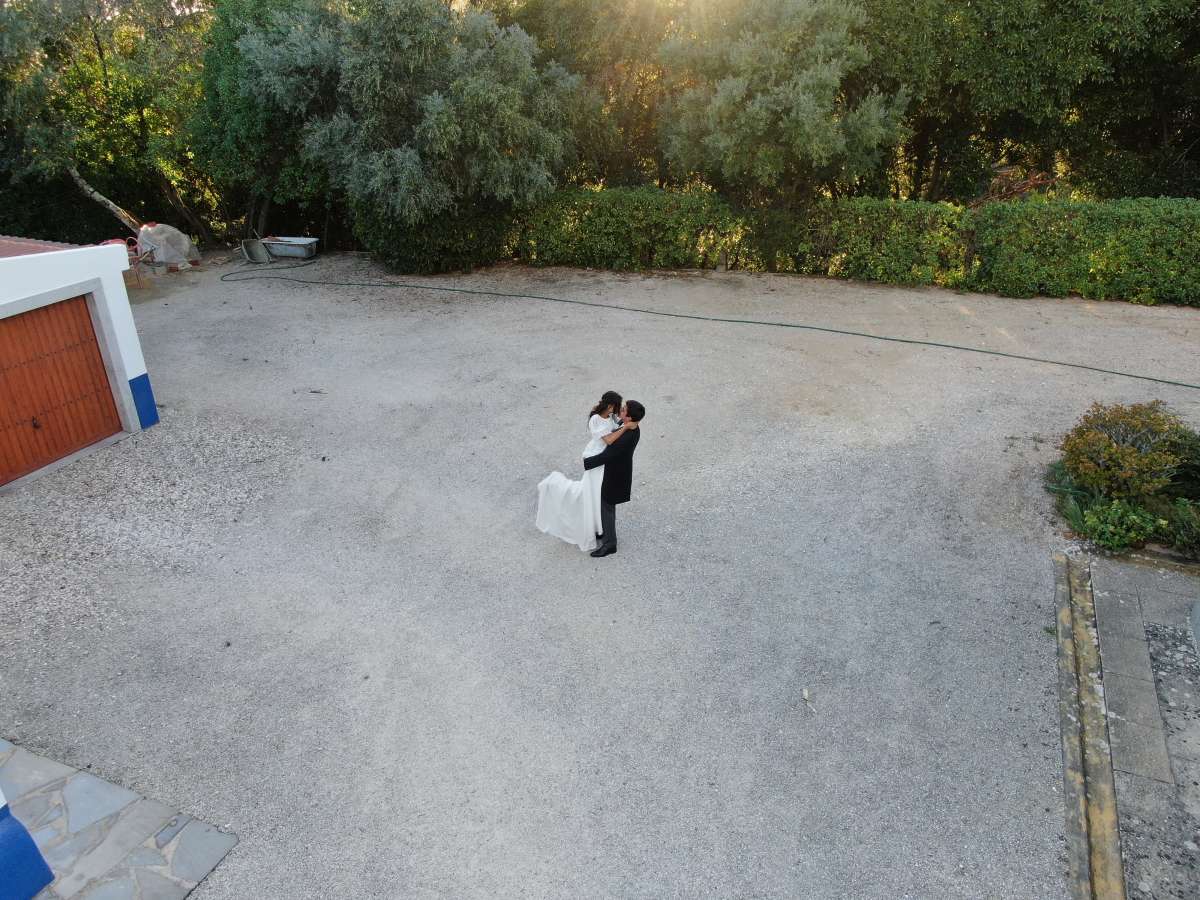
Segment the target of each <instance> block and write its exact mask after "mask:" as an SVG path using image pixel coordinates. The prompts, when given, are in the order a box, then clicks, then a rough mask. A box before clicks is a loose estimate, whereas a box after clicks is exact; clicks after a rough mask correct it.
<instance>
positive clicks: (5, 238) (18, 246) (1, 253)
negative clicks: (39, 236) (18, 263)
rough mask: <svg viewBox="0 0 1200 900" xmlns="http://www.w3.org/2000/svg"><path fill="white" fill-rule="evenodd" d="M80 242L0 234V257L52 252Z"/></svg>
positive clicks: (68, 248)
mask: <svg viewBox="0 0 1200 900" xmlns="http://www.w3.org/2000/svg"><path fill="white" fill-rule="evenodd" d="M79 246H81V245H80V244H61V243H58V242H57V241H39V240H35V239H34V238H24V237H10V236H9V235H7V234H0V258H3V257H6V256H28V255H29V254H30V253H52V252H54V251H55V250H70V249H71V248H73V247H79Z"/></svg>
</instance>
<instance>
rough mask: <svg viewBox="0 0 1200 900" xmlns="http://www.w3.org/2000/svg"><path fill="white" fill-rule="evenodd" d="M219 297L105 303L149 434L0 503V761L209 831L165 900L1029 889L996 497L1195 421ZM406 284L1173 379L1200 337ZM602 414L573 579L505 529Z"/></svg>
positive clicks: (336, 291) (1148, 311) (1073, 319)
mask: <svg viewBox="0 0 1200 900" xmlns="http://www.w3.org/2000/svg"><path fill="white" fill-rule="evenodd" d="M234 268H235V266H234V265H233V264H229V265H226V266H225V267H223V268H222V267H216V268H213V269H211V270H210V271H207V272H204V273H199V274H191V275H187V276H181V277H180V278H179V279H178V281H176V282H170V284H172V285H173V287H172V288H171V290H170V292H169V293H166V294H161V295H160V294H155V295H153V296H151V297H148V298H146V299H143V300H140V301H137V305H136V306H135V316H136V318H137V322H138V326H139V328H140V330H141V333H142V341H143V347H144V350H145V353H146V357H147V361H148V363H149V367H150V375H151V378H152V380H153V382H154V387H155V392H156V394H157V395H158V399H159V401H160V403H161V404H162V406H163V408H162V410H161V413H162V424H161V425H160V426H158V427H156V428H154V429H152V430H150V431H148V432H146V433H144V434H140V435H137V436H135V437H132V438H129V439H127V440H124V441H121V442H119V443H117V444H114V445H112V446H109V447H106V448H104V449H102V450H100V451H99V452H97V453H95V454H93V455H91V456H90V457H88V458H86V459H85V460H83V461H81V462H79V463H77V464H75V465H72V466H70V467H69V468H66V469H62V470H59V471H57V472H53V473H51V474H49V475H47V476H45V477H43V478H40V479H38V480H36V481H34V482H32V483H30V484H28V485H27V486H25V487H22V488H20V489H18V490H16V491H14V492H11V493H8V494H5V495H0V579H2V581H0V583H2V584H3V591H2V594H3V596H2V599H0V617H2V618H0V644H2V645H3V646H4V654H3V657H2V658H0V697H2V698H3V701H2V702H0V736H3V737H5V738H8V739H10V740H12V741H13V742H14V743H16V744H19V745H23V746H25V747H27V748H28V749H30V750H31V751H32V752H35V753H40V754H44V755H47V756H51V757H54V758H56V759H59V760H61V761H63V762H65V763H68V764H70V765H72V766H77V767H80V768H83V767H87V766H90V767H91V770H92V771H94V772H96V773H97V774H100V775H102V776H104V777H107V778H109V779H111V780H113V781H116V782H118V783H120V784H123V785H125V786H127V787H129V788H130V789H132V790H135V791H137V792H138V793H141V794H144V795H146V796H148V797H152V798H155V799H158V800H161V801H162V802H164V803H167V804H169V805H170V806H172V807H175V808H179V809H182V810H183V811H185V812H187V813H189V814H191V815H193V816H195V817H197V818H199V819H202V820H204V821H208V822H214V823H217V824H220V825H224V826H227V827H228V828H230V829H232V830H233V831H236V832H237V834H238V835H239V836H240V838H241V842H240V844H239V845H238V846H237V847H236V849H235V850H234V851H233V852H232V853H231V854H230V855H229V856H228V857H227V858H226V859H225V861H224V862H223V863H222V864H221V865H220V866H219V867H218V869H217V870H216V871H215V872H214V873H213V874H212V875H211V876H210V877H209V879H208V880H207V881H206V882H205V883H204V884H202V885H201V886H200V888H199V889H198V890H197V891H196V892H195V894H194V896H195V897H196V898H197V900H234V898H247V897H255V898H289V900H293V898H328V897H385V898H392V897H404V898H423V897H453V898H468V897H479V898H501V897H505V898H507V897H530V898H542V897H547V898H550V897H553V898H583V897H587V898H591V897H621V898H626V897H646V898H665V897H687V898H696V897H713V898H733V897H779V898H783V897H800V896H802V897H808V898H820V897H856V898H857V897H861V898H869V897H879V898H899V897H1005V898H1009V897H1014V898H1015V897H1028V898H1049V897H1055V896H1062V895H1063V894H1064V893H1065V882H1064V879H1063V872H1064V869H1065V856H1064V852H1063V842H1062V821H1063V808H1062V797H1061V773H1060V764H1059V741H1058V725H1057V713H1056V706H1055V702H1056V701H1055V690H1056V672H1055V656H1054V654H1055V642H1054V638H1053V636H1052V634H1051V633H1048V630H1047V629H1048V628H1050V627H1051V626H1052V625H1053V618H1054V609H1053V584H1052V568H1051V561H1050V552H1051V550H1052V549H1053V548H1054V547H1056V546H1058V543H1060V542H1061V538H1058V537H1057V536H1056V534H1055V530H1054V529H1055V525H1054V523H1053V521H1052V519H1051V515H1050V503H1049V499H1048V498H1047V496H1046V495H1045V494H1044V493H1043V491H1042V489H1041V485H1040V480H1041V474H1042V470H1043V468H1044V466H1045V465H1046V463H1047V462H1049V461H1050V460H1051V459H1052V458H1053V456H1054V455H1055V451H1054V443H1055V441H1056V439H1057V437H1058V435H1059V434H1060V433H1061V431H1062V430H1064V429H1065V428H1066V427H1067V426H1069V425H1070V424H1071V423H1072V422H1073V421H1074V420H1075V419H1076V418H1077V417H1078V415H1079V414H1080V413H1081V412H1082V411H1083V409H1084V408H1086V406H1087V405H1088V404H1090V403H1091V402H1092V401H1094V400H1103V401H1137V400H1145V399H1150V398H1152V397H1161V398H1162V399H1164V400H1166V401H1168V402H1169V403H1170V404H1172V405H1173V406H1174V407H1175V408H1176V409H1177V410H1178V411H1179V412H1181V413H1183V414H1184V415H1185V416H1186V417H1188V418H1190V419H1191V420H1192V421H1193V422H1200V391H1188V390H1185V389H1181V388H1170V387H1164V386H1159V385H1154V384H1149V383H1146V382H1139V381H1134V380H1130V379H1125V378H1118V377H1113V376H1105V375H1099V374H1095V373H1088V372H1083V371H1079V370H1072V369H1064V368H1055V367H1052V366H1047V365H1042V364H1035V363H1028V362H1019V361H1015V360H1009V359H999V358H993V357H988V356H980V355H975V354H966V353H961V352H954V351H947V350H939V349H933V348H921V347H913V346H906V345H900V344H887V343H878V342H873V341H869V340H864V339H861V338H851V337H840V336H835V335H829V334H819V333H812V332H803V331H794V330H785V329H776V328H764V327H759V326H748V325H732V324H720V323H709V322H699V321H687V320H678V319H668V318H658V317H652V316H646V315H642V314H634V313H628V312H619V311H606V310H602V309H595V308H589V307H580V306H569V305H561V304H553V303H547V302H539V301H530V300H515V299H496V298H488V297H477V296H464V295H455V294H444V293H432V292H428V291H417V290H409V289H389V288H380V287H332V286H326V287H303V286H297V285H293V284H289V283H286V282H281V281H253V282H246V283H242V284H229V283H221V282H219V281H218V280H217V277H218V275H219V274H221V273H222V272H227V271H231V270H233V269H234ZM294 274H296V275H299V276H302V277H306V278H322V279H330V280H340V281H349V280H358V279H363V278H367V279H380V278H384V277H386V276H385V275H383V273H382V272H381V271H380V270H378V269H375V268H374V267H372V266H371V265H370V264H369V263H367V262H365V261H363V260H360V259H358V258H355V257H349V256H347V257H328V258H324V259H322V260H321V261H319V262H318V263H317V264H316V265H314V266H311V267H308V268H306V269H303V270H300V271H298V272H296V273H294ZM429 283H432V284H448V285H460V286H473V287H483V286H496V287H497V289H499V290H502V291H513V292H522V291H523V292H529V293H534V294H544V295H551V296H557V297H564V298H574V299H583V300H589V301H596V302H601V303H621V304H627V305H633V306H639V307H647V308H653V309H660V310H670V311H678V312H698V313H702V314H706V315H720V316H733V317H753V318H763V319H772V320H778V321H790V322H808V323H813V324H820V325H828V326H833V327H839V328H847V329H851V330H858V331H869V332H875V333H886V334H894V335H900V336H905V337H916V338H923V339H933V340H943V341H951V342H956V343H965V344H970V345H973V346H981V347H991V348H996V349H1002V350H1006V351H1012V352H1018V353H1025V354H1031V355H1036V356H1051V357H1055V358H1062V359H1068V360H1072V361H1077V362H1084V363H1092V364H1099V365H1106V366H1111V367H1112V368H1116V369H1123V370H1130V371H1137V372H1144V373H1146V374H1150V375H1157V376H1161V377H1166V378H1173V379H1178V380H1182V381H1190V382H1193V383H1198V382H1200V358H1198V355H1197V353H1196V347H1197V340H1198V338H1200V310H1186V309H1173V308H1139V307H1135V306H1129V305H1118V304H1105V303H1091V302H1084V301H1080V300H1057V301H1053V300H1004V299H997V298H991V297H986V296H977V295H959V294H954V293H949V292H941V291H926V290H903V289H896V288H885V287H873V286H864V285H860V284H847V283H838V282H830V281H822V280H805V279H798V278H790V277H787V276H766V275H750V274H740V273H729V274H715V273H710V274H705V275H701V274H671V275H645V276H642V275H631V276H629V275H617V274H612V273H596V272H582V271H575V270H543V271H529V270H524V269H516V268H513V269H495V270H489V271H481V272H477V273H475V274H473V275H469V276H465V275H464V276H452V277H451V276H448V277H445V278H441V279H430V280H429ZM608 388H612V389H616V390H619V391H622V392H623V393H624V394H625V395H626V397H631V398H634V399H638V400H641V401H642V402H643V403H645V405H646V407H647V410H648V412H647V417H646V421H645V423H644V428H645V430H644V432H643V435H644V436H643V438H642V442H641V446H640V447H639V449H638V453H637V457H636V462H635V478H634V488H633V493H634V502H633V503H631V504H629V505H627V506H623V507H621V509H620V512H619V524H620V534H621V545H620V552H619V553H618V554H617V555H616V556H613V557H609V558H607V559H603V560H594V559H591V558H590V557H588V556H586V555H585V554H582V553H580V552H579V550H577V549H575V548H573V547H570V546H568V545H566V544H563V543H561V542H558V541H556V540H554V539H552V538H549V537H546V536H544V535H542V534H539V533H538V532H537V531H536V530H535V529H534V526H533V507H534V503H535V495H536V492H535V485H536V484H537V482H538V480H539V479H540V478H541V477H542V476H543V475H545V474H546V473H547V472H548V471H550V470H551V469H553V468H560V469H562V470H564V471H565V472H567V473H568V474H569V475H571V476H572V477H576V476H577V475H578V472H579V464H578V457H579V453H580V450H581V448H582V447H583V445H584V444H585V443H586V440H587V433H586V427H585V423H586V416H587V412H588V409H589V408H590V407H591V405H592V404H593V403H594V402H595V400H596V399H597V398H598V396H599V394H600V393H601V391H603V390H605V389H608ZM805 691H807V696H808V702H806V701H805V699H804V696H805V694H804V692H805Z"/></svg>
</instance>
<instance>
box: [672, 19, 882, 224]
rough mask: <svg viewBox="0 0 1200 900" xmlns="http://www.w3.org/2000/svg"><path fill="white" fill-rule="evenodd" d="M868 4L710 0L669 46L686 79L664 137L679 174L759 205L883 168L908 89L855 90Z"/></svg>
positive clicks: (676, 69) (678, 73) (675, 72)
mask: <svg viewBox="0 0 1200 900" xmlns="http://www.w3.org/2000/svg"><path fill="white" fill-rule="evenodd" d="M863 21H864V15H863V13H862V10H861V9H860V8H859V7H857V6H853V5H850V4H847V3H844V2H842V0H709V2H706V3H698V4H695V5H693V6H692V7H691V10H690V16H688V17H686V18H685V20H684V24H683V27H682V29H681V33H680V34H679V35H678V36H676V37H675V38H674V39H673V40H672V41H670V42H669V43H668V44H667V45H666V47H665V48H664V51H663V53H664V58H665V59H666V60H667V68H668V71H670V72H671V73H672V77H673V78H674V79H675V80H676V81H678V82H679V84H680V85H681V87H680V89H679V90H678V91H677V93H676V96H675V97H674V99H673V100H672V102H671V105H670V107H669V109H668V110H667V115H666V117H665V126H664V135H663V144H664V146H665V148H666V152H667V155H668V157H670V159H671V160H672V161H673V162H674V163H675V165H676V167H677V168H678V169H679V170H680V171H681V172H688V173H696V174H697V175H699V176H700V177H701V178H703V179H704V180H705V181H706V182H707V183H709V184H712V185H714V186H716V187H717V189H718V190H720V191H721V192H722V193H725V194H727V195H729V196H732V197H735V198H737V199H739V200H741V201H742V202H745V203H747V204H750V205H753V206H756V207H769V206H790V207H795V206H797V205H803V204H805V203H807V202H808V201H810V200H811V199H813V197H815V196H816V195H817V192H818V190H819V189H821V188H830V189H834V190H837V189H838V188H839V187H843V186H845V185H847V184H848V183H853V182H854V181H855V180H856V179H858V178H861V177H863V176H865V175H867V174H868V173H870V172H872V171H874V170H875V169H877V168H878V167H879V165H880V162H881V160H882V158H883V153H884V151H887V150H889V149H890V148H891V147H893V146H894V145H895V143H896V141H897V140H898V138H899V136H900V131H901V129H900V110H901V107H902V106H903V102H904V101H903V90H901V91H900V92H899V94H898V96H897V97H884V96H883V95H881V94H880V93H879V92H877V91H874V90H868V91H860V90H855V89H854V88H853V81H852V76H854V75H856V74H858V73H859V71H860V70H861V69H862V68H863V67H864V66H865V65H866V63H867V60H868V58H869V54H868V52H867V49H866V47H865V46H864V45H863V44H862V42H861V41H860V40H858V39H857V38H856V37H855V32H856V31H857V30H858V29H859V28H861V26H862V24H863Z"/></svg>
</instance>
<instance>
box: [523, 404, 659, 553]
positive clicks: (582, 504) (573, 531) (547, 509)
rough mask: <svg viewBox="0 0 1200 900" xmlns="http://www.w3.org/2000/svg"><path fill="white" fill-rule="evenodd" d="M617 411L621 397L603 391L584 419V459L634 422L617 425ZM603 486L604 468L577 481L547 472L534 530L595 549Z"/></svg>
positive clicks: (580, 547) (610, 441)
mask: <svg viewBox="0 0 1200 900" xmlns="http://www.w3.org/2000/svg"><path fill="white" fill-rule="evenodd" d="M620 409H621V395H620V394H618V393H616V392H615V391H606V392H605V393H604V395H603V396H602V397H601V398H600V402H599V403H597V404H596V405H595V406H594V407H593V408H592V412H591V415H590V416H589V418H588V431H589V432H591V435H592V439H591V440H590V441H588V445H587V446H586V447H584V448H583V455H584V457H585V458H586V457H588V456H595V455H596V454H597V453H600V452H602V451H603V450H604V448H605V447H606V446H607V445H609V444H611V443H612V442H613V441H615V440H616V439H617V438H619V437H620V436H621V435H623V434H624V433H625V432H626V431H629V430H630V429H633V428H637V423H636V422H626V423H624V424H619V423H618V421H617V419H616V415H617V413H618V412H619V411H620ZM603 483H604V466H597V467H596V468H594V469H589V470H587V471H585V472H584V473H583V478H582V479H581V480H580V481H572V480H571V479H569V478H567V476H566V475H564V474H563V473H562V472H551V473H550V474H549V475H547V476H546V477H545V478H543V479H542V481H541V483H540V484H539V485H538V509H537V520H536V521H537V527H538V528H539V529H540V530H541V531H544V532H546V534H552V535H554V536H555V537H557V538H562V539H563V540H564V541H566V542H567V543H568V544H575V545H577V546H578V547H579V549H580V550H584V551H590V550H595V549H596V547H597V546H598V544H599V541H598V540H597V537H598V536H599V535H600V534H601V532H602V531H603V530H604V529H603V526H602V525H601V524H600V486H601V485H602V484H603Z"/></svg>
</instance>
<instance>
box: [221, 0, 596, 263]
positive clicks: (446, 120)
mask: <svg viewBox="0 0 1200 900" xmlns="http://www.w3.org/2000/svg"><path fill="white" fill-rule="evenodd" d="M239 47H240V49H241V52H242V53H243V54H244V56H245V58H246V59H247V60H249V61H250V63H251V66H252V69H253V70H254V72H255V77H256V80H257V83H258V84H260V85H261V86H262V88H263V90H265V91H266V92H267V93H268V95H269V96H270V98H271V100H272V102H274V103H275V104H277V105H278V106H279V107H280V108H282V109H284V110H287V111H288V112H289V113H291V114H293V115H296V116H299V117H300V118H301V119H302V121H303V122H304V125H303V128H302V134H303V141H304V148H305V152H306V153H307V154H308V155H309V156H310V158H312V159H315V160H319V161H320V162H321V163H322V164H323V165H324V166H325V169H326V172H327V175H328V178H329V180H330V183H331V184H332V185H333V186H334V187H335V189H336V190H338V191H340V192H341V193H342V194H343V195H344V196H345V197H346V199H347V201H348V203H349V207H350V210H351V215H352V218H353V220H354V226H355V231H356V234H357V235H358V237H359V239H360V240H361V241H363V243H364V244H366V245H367V246H368V247H369V248H371V249H374V250H376V251H377V252H380V253H385V254H386V253H387V252H388V251H390V250H391V249H393V248H392V245H393V244H394V243H395V238H394V235H393V234H392V229H394V228H396V227H400V228H406V229H417V228H421V227H423V226H428V225H429V223H431V222H433V221H434V220H435V219H438V220H441V219H447V218H448V219H451V220H453V219H455V218H457V217H461V216H467V215H469V214H471V213H472V212H473V211H474V210H477V209H479V208H489V209H495V210H498V211H503V210H507V209H513V208H518V207H522V206H526V205H529V204H531V203H533V202H535V201H537V200H539V199H542V198H544V197H545V196H547V195H548V194H549V193H550V191H551V190H553V188H554V186H555V182H556V173H557V171H558V170H559V169H560V168H561V166H562V164H563V161H564V159H565V158H566V155H567V150H568V144H569V141H570V133H569V131H568V128H567V122H566V112H565V110H566V105H567V99H568V97H569V96H570V94H571V92H572V91H573V90H575V88H576V86H577V81H576V79H574V78H572V77H571V76H569V75H568V74H567V73H566V72H565V70H563V69H562V68H561V67H558V66H553V65H551V66H545V67H539V66H537V65H536V64H535V57H536V44H535V42H534V41H533V39H532V38H530V37H529V35H528V34H526V33H525V32H524V31H522V30H521V29H520V28H519V27H516V26H508V27H501V26H500V25H499V24H498V23H497V22H496V19H495V17H494V16H493V15H491V14H490V13H487V12H479V11H476V10H468V11H465V12H460V11H457V10H454V9H451V8H450V7H448V6H446V5H444V4H443V3H441V2H439V0H363V2H361V3H356V4H355V5H354V6H353V7H348V6H342V5H333V4H330V5H325V4H322V3H319V2H309V3H306V4H304V5H303V6H300V7H297V9H296V10H295V11H292V12H280V13H276V14H275V15H274V16H273V17H272V20H271V23H270V25H269V26H268V27H266V28H258V29H254V28H252V29H250V30H249V31H248V32H247V34H246V36H245V37H243V38H242V39H241V41H240V42H239Z"/></svg>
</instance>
